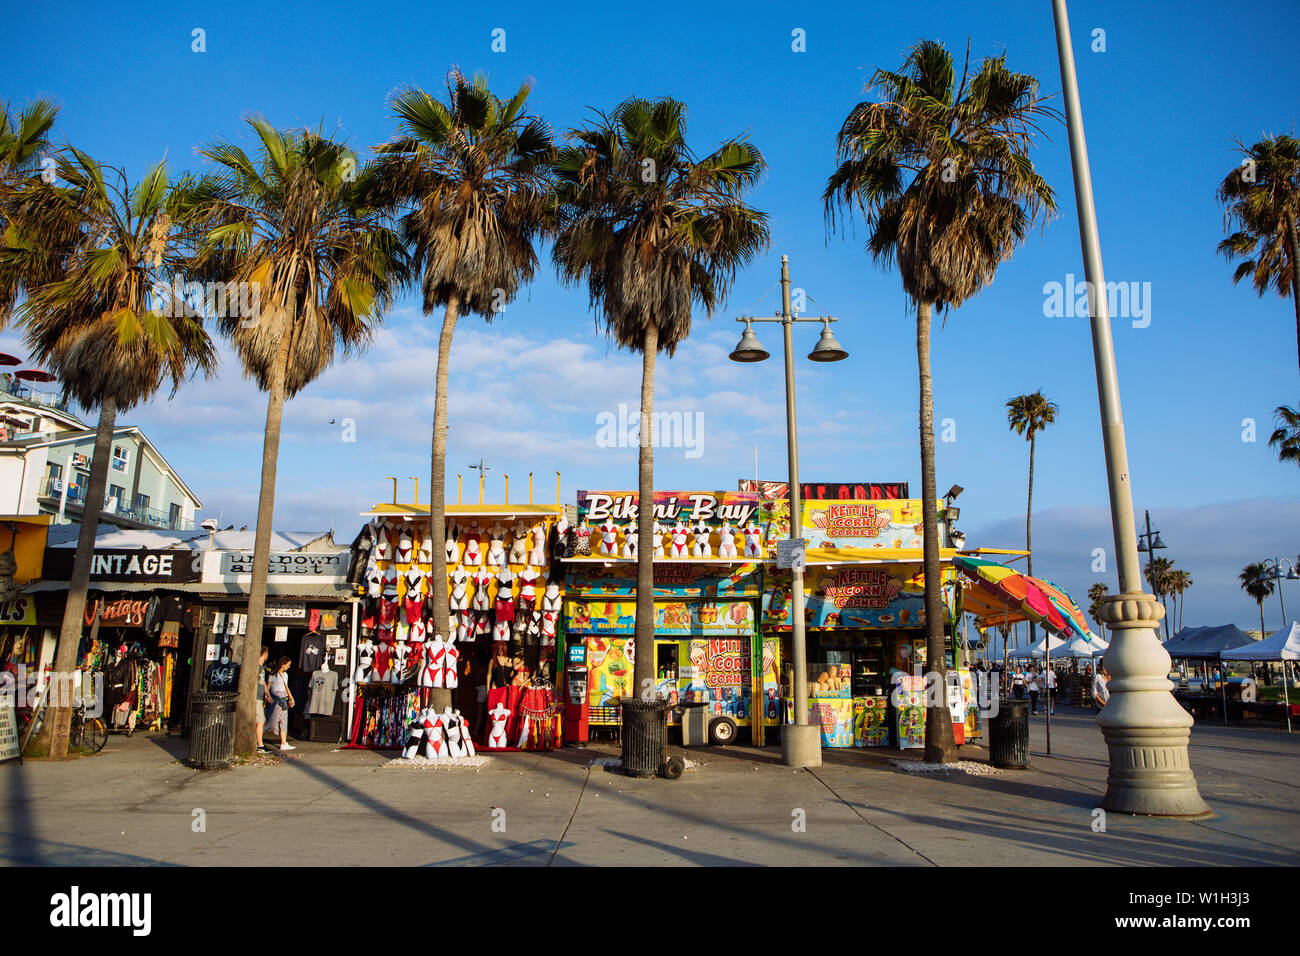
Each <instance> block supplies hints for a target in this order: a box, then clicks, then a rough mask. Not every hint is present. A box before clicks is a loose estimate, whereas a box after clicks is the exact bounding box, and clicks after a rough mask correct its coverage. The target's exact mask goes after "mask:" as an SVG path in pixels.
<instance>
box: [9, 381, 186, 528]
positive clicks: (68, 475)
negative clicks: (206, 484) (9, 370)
mask: <svg viewBox="0 0 1300 956" xmlns="http://www.w3.org/2000/svg"><path fill="white" fill-rule="evenodd" d="M94 450H95V429H94V428H92V427H90V426H88V425H86V423H85V422H83V421H82V420H81V419H80V418H78V417H77V416H76V415H75V414H74V413H73V412H72V411H71V410H70V409H69V407H68V406H67V404H66V403H64V402H62V401H60V400H59V399H58V397H57V396H56V395H50V394H48V393H43V392H40V391H37V390H35V389H32V388H30V387H29V386H27V385H26V384H25V383H23V382H20V381H18V380H16V379H13V378H11V377H9V376H0V513H7V514H15V515H39V514H47V515H53V516H54V523H55V524H67V523H79V522H80V521H81V516H82V513H83V512H84V511H85V507H86V487H87V485H88V484H89V481H90V459H91V456H92V455H93V453H94ZM112 454H113V459H112V461H111V462H110V464H109V471H108V488H107V490H106V492H105V495H104V507H103V511H102V513H101V514H100V518H99V520H100V522H101V523H104V524H108V525H114V526H116V527H119V528H159V529H163V530H167V531H188V530H192V529H193V528H194V513H195V512H196V511H197V510H199V509H200V508H202V507H203V504H202V502H201V501H199V499H198V498H197V497H196V496H195V494H194V492H192V491H191V490H190V488H189V486H188V485H186V484H185V482H184V481H183V480H182V479H181V477H180V475H178V474H177V473H176V471H175V469H173V468H172V466H171V465H170V464H168V462H167V459H166V458H164V457H163V455H162V453H161V452H160V451H159V450H158V449H157V447H155V446H154V444H153V442H151V441H150V440H149V439H148V438H147V437H146V436H145V434H144V432H142V431H141V430H140V429H139V428H138V427H137V426H134V425H121V426H118V427H117V428H115V429H114V430H113V452H112Z"/></svg>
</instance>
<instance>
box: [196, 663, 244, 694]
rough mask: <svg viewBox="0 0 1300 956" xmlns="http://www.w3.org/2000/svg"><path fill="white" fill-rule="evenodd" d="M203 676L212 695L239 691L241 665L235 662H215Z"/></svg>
mask: <svg viewBox="0 0 1300 956" xmlns="http://www.w3.org/2000/svg"><path fill="white" fill-rule="evenodd" d="M203 676H204V677H205V678H206V679H207V682H208V691H209V692H212V693H218V692H220V693H230V692H232V691H237V690H238V689H239V665H238V664H236V663H235V662H234V661H213V662H212V663H211V664H209V665H208V668H207V670H206V671H204V674H203Z"/></svg>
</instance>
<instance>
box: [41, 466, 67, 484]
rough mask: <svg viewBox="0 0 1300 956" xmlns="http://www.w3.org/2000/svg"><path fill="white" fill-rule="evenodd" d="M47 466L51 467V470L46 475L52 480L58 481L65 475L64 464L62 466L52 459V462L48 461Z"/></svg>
mask: <svg viewBox="0 0 1300 956" xmlns="http://www.w3.org/2000/svg"><path fill="white" fill-rule="evenodd" d="M45 467H46V468H47V469H49V471H48V473H47V474H46V476H45V477H47V478H49V479H50V481H52V482H54V481H58V480H59V479H60V478H62V477H63V466H62V465H59V464H56V463H54V462H52V461H51V462H48V463H47V464H46V465H45Z"/></svg>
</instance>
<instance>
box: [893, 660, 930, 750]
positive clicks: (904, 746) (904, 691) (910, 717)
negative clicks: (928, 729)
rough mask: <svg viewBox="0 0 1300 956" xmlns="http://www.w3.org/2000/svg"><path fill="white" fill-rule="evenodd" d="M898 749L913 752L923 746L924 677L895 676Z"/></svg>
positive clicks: (910, 675)
mask: <svg viewBox="0 0 1300 956" xmlns="http://www.w3.org/2000/svg"><path fill="white" fill-rule="evenodd" d="M895 679H896V680H897V682H898V684H897V687H898V691H897V694H898V698H897V699H898V700H899V702H900V703H901V706H900V707H898V709H897V713H898V747H899V749H900V750H915V749H918V748H920V747H924V746H925V677H924V676H915V675H912V674H897V675H895Z"/></svg>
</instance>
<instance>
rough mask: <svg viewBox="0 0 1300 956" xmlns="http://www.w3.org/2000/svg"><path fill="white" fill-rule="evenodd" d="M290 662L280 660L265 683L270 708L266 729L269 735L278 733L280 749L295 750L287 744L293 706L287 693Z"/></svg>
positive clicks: (287, 659)
mask: <svg viewBox="0 0 1300 956" xmlns="http://www.w3.org/2000/svg"><path fill="white" fill-rule="evenodd" d="M291 663H292V661H290V660H289V658H287V657H282V658H280V659H279V660H278V661H277V662H276V665H275V671H274V673H272V674H271V679H270V681H269V682H267V685H266V689H267V692H268V693H269V694H270V695H271V706H270V708H268V710H267V714H266V729H267V730H269V731H270V732H271V733H275V732H276V731H277V730H278V731H279V732H280V749H281V750H297V749H298V748H297V747H295V746H294V745H293V744H291V743H289V740H288V734H289V708H290V707H292V706H293V705H294V700H293V694H291V693H290V692H289V665H290V664H291Z"/></svg>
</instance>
